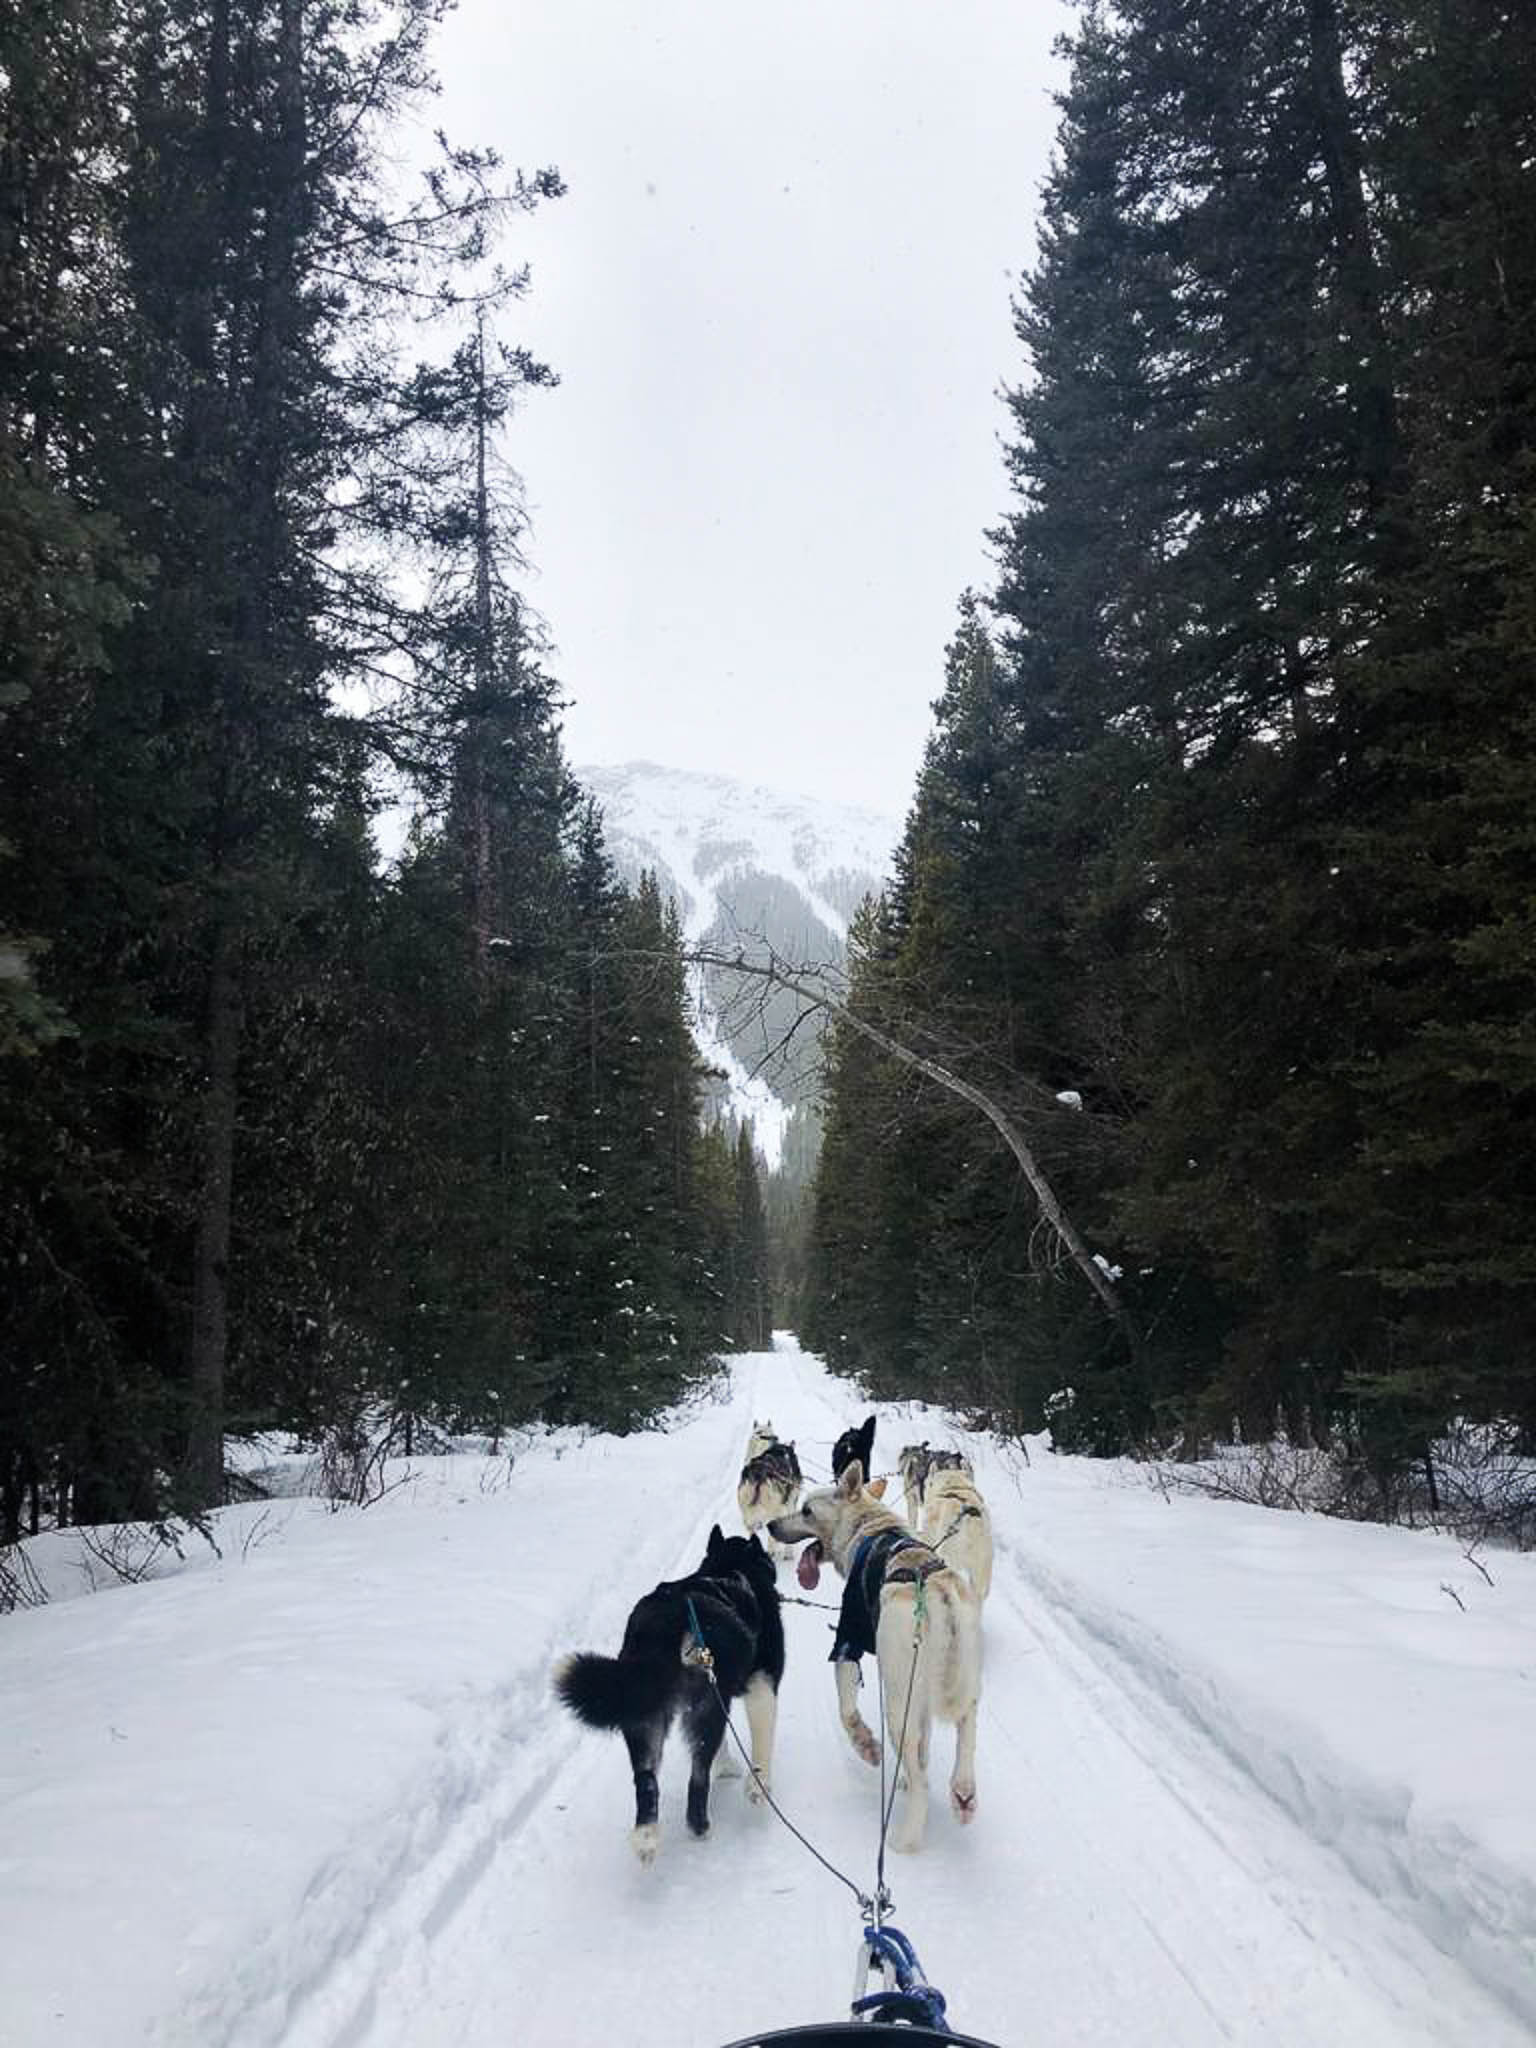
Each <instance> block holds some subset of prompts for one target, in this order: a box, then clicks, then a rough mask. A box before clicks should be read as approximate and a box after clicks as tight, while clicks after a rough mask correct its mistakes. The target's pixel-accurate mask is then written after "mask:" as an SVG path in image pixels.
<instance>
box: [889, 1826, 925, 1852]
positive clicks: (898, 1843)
mask: <svg viewBox="0 0 1536 2048" xmlns="http://www.w3.org/2000/svg"><path fill="white" fill-rule="evenodd" d="M922 1846H923V1837H922V1832H921V1830H919V1832H918V1833H916V1834H905V1835H892V1837H891V1847H892V1848H893V1849H894V1850H895V1851H896V1853H897V1855H898V1856H916V1855H917V1854H918V1852H919V1850H920V1849H921V1848H922Z"/></svg>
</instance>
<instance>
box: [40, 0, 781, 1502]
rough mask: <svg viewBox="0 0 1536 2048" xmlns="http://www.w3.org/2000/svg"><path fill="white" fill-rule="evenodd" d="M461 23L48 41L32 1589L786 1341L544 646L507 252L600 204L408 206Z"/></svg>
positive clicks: (329, 8)
mask: <svg viewBox="0 0 1536 2048" xmlns="http://www.w3.org/2000/svg"><path fill="white" fill-rule="evenodd" d="M445 11H446V8H445V5H444V0H392V4H391V5H389V6H387V7H375V6H373V5H371V4H368V0H334V4H333V0H133V4H130V5H126V6H123V5H117V4H114V0H58V4H56V5H49V6H47V7H36V6H33V7H19V8H18V7H8V8H6V9H4V10H3V11H0V731H3V734H4V741H5V744H4V747H3V749H0V1070H3V1071H0V1543H4V1542H6V1541H14V1540H15V1539H16V1538H17V1537H18V1536H19V1535H21V1534H24V1533H26V1532H27V1531H28V1530H31V1531H35V1530H36V1529H37V1528H38V1527H39V1526H40V1525H46V1524H48V1523H51V1522H59V1523H67V1522H92V1521H97V1522H99V1521H110V1520H115V1519H121V1518H125V1517H134V1518H145V1519H149V1520H163V1519H164V1518H167V1517H169V1516H172V1515H185V1514H194V1515H195V1514H197V1513H199V1512H200V1511H202V1510H204V1509H206V1508H207V1507H209V1506H210V1505H212V1504H214V1503H216V1502H218V1501H219V1500H220V1499H221V1498H223V1497H224V1494H225V1490H226V1486H227V1484H228V1477H227V1475H226V1473H225V1470H224V1450H223V1446H224V1442H225V1439H226V1436H227V1435H229V1434H231V1433H239V1432H242V1431H254V1430H257V1429H260V1428H267V1427H277V1428H283V1429H286V1430H290V1431H295V1432H297V1433H299V1434H300V1435H301V1436H303V1437H307V1438H308V1439H310V1440H312V1441H317V1442H318V1441H320V1440H322V1439H325V1440H328V1441H332V1442H339V1443H346V1442H349V1441H352V1442H357V1441H363V1440H366V1438H367V1436H368V1433H369V1432H370V1431H371V1430H374V1429H376V1428H377V1426H378V1422H379V1418H381V1417H382V1418H384V1421H385V1424H386V1425H387V1428H388V1431H389V1441H390V1442H392V1443H394V1444H395V1445H396V1447H399V1446H400V1445H402V1444H403V1445H405V1446H409V1444H410V1443H411V1441H412V1439H413V1433H414V1432H415V1431H416V1430H417V1428H418V1426H419V1425H421V1424H422V1423H430V1424H433V1425H436V1426H439V1427H449V1428H457V1429H464V1430H478V1431H484V1432H486V1433H487V1434H488V1435H489V1436H490V1437H491V1438H492V1439H493V1441H494V1440H499V1439H500V1436H501V1432H502V1430H503V1429H504V1428H505V1427H509V1426H512V1425H515V1424H517V1423H520V1422H524V1421H527V1420H530V1419H533V1418H543V1419H545V1420H549V1421H554V1422H559V1421H578V1422H596V1423H601V1424H604V1425H606V1426H609V1427H615V1428H619V1429H624V1428H628V1427H632V1426H634V1425H636V1424H638V1423H640V1422H642V1421H644V1420H645V1419H647V1418H649V1417H651V1416H652V1415H654V1414H655V1413H656V1412H658V1411H659V1410H660V1409H662V1408H663V1407H664V1406H665V1405H666V1403H668V1402H669V1401H672V1400H674V1399H676V1398H677V1397H678V1396H679V1395H680V1394H681V1393H683V1392H684V1391H686V1390H687V1389H688V1388H689V1387H690V1386H691V1385H693V1384H695V1383H696V1382H697V1381H699V1379H700V1378H701V1377H702V1376H704V1375H705V1374H707V1373H708V1371H709V1370H710V1368H711V1364H712V1361H713V1358H714V1356H715V1354H716V1353H718V1352H719V1351H720V1350H722V1349H726V1348H730V1347H731V1346H733V1345H736V1344H740V1343H760V1342H761V1343H766V1341H767V1337H766V1329H767V1324H768V1319H769V1312H768V1305H767V1295H766V1242H765V1239H764V1235H763V1231H764V1226H763V1214H762V1198H761V1191H760V1189H759V1187H758V1180H757V1166H756V1159H755V1155H754V1153H753V1150H752V1146H751V1139H750V1133H737V1132H735V1131H734V1130H731V1131H725V1130H722V1129H716V1128H709V1129H706V1128H704V1126H703V1121H702V1119H701V1116H700V1103H701V1075H700V1072H699V1069H698V1060H697V1055H696V1052H695V1049H694V1044H693V1040H692V1036H691V1032H690V1023H689V1002H688V996H687V988H686V975H685V968H684V964H683V961H682V956H681V947H680V941H679V936H678V930H677V924H676V919H675V916H674V915H673V914H672V912H671V909H670V907H669V906H668V905H666V904H664V903H663V901H662V899H661V897H660V895H659V893H658V891H657V889H656V887H655V886H654V883H653V882H652V881H651V880H649V879H648V878H642V879H641V880H640V882H639V884H638V886H636V887H633V888H630V887H624V886H621V885H620V883H619V882H618V880H617V879H616V876H615V872H614V870H613V867H612V865H611V863H610V861H609V859H608V856H607V854H606V852H605V850H604V844H603V836H602V829H601V821H600V818H599V817H598V815H597V814H596V812H595V809H594V807H593V806H592V805H591V803H590V802H589V801H587V800H586V799H585V798H584V796H583V793H582V791H581V790H580V789H579V788H578V787H577V786H576V784H575V782H574V781H573V779H572V776H571V774H570V772H569V770H568V768H567V765H566V762H565V759H564V757H563V753H562V746H561V737H560V724H559V712H560V692H559V688H558V685H557V683H556V681H555V680H554V678H553V677H552V676H551V675H550V673H549V672H548V669H547V665H546V664H547V658H548V655H547V647H546V644H545V636H544V633H543V631H542V628H541V626H540V624H539V622H538V621H537V619H536V618H535V617H534V616H533V614H532V613H531V611H530V610H529V608H528V606H527V605H526V603H525V602H524V600H523V599H522V597H521V596H520V593H519V587H518V584H519V571H520V569H521V566H522V555H521V551H520V550H521V544H522V540H523V531H524V521H523V518H522V514H521V509H520V500H519V492H518V488H517V481H516V478H515V476H514V475H513V474H512V473H511V472H510V471H509V470H508V469H507V467H506V464H505V458H504V454H503V452H502V451H503V446H504V443H505V442H506V440H507V437H508V434H509V432H510V429H511V415H512V412H513V408H514V406H515V405H516V404H517V403H518V402H519V401H520V400H522V399H523V398H524V397H525V395H528V394H529V393H530V392H532V391H533V390H535V389H536V388H537V387H538V386H541V385H545V384H548V383H549V382H551V381H552V378H553V372H552V371H551V369H550V368H549V367H547V366H546V365H544V364H542V363H540V362H538V361H536V360H534V359H533V358H532V357H531V356H530V355H529V354H528V353H527V352H526V351H524V350H521V349H519V348H518V347H517V346H516V345H515V342H514V341H513V340H512V339H511V338H509V330H510V326H511V321H512V317H513V315H514V313H515V308H516V303H517V301H518V299H519V298H520V297H521V295H522V294H523V292H524V290H525V288H526V286H527V283H528V279H527V276H526V274H525V273H523V272H522V271H520V270H518V269H517V268H515V267H513V268H509V267H506V266H505V264H504V263H503V262H502V260H501V256H500V254H499V252H500V251H501V250H502V249H503V248H504V246H505V244H506V243H507V241H508V239H509V233H510V231H511V230H512V229H513V228H514V226H515V223H516V221H517V220H518V218H519V217H520V216H521V215H523V214H525V213H526V212H527V211H528V210H530V209H532V208H534V207H537V206H541V205H544V204H546V203H552V202H554V201H556V200H558V199H559V197H560V196H561V193H562V184H561V180H560V178H559V176H558V174H557V173H556V172H555V171H553V170H548V169H546V170H540V171H538V172H536V173H533V174H527V175H525V174H522V173H518V172H515V171H512V170H509V169H508V168H507V167H505V166H504V165H503V164H502V163H501V162H500V161H499V160H498V158H497V157H496V156H495V155H494V154H493V153H491V152H488V151H482V150H474V149H467V148H462V147H459V146H457V145H455V144H452V143H450V142H449V141H447V140H446V139H444V138H443V137H441V136H439V138H438V143H437V149H436V153H435V155H434V156H433V158H432V159H431V160H430V161H429V162H428V163H427V164H426V165H425V166H424V167H423V168H422V170H421V172H420V174H419V176H417V177H416V178H415V179H414V181H410V180H407V179H406V177H405V176H404V174H403V172H402V171H401V169H400V161H399V160H400V157H401V155H402V150H403V145H402V142H401V136H402V132H403V124H405V123H406V122H407V120H408V119H417V118H418V117H419V116H420V115H421V113H422V111H423V108H424V106H425V105H426V104H427V103H428V102H429V99H430V94H431V89H432V83H433V81H432V75H431V69H430V45H431V41H432V36H433V32H434V30H435V28H436V26H437V24H438V22H439V20H440V17H441V16H442V15H443V13H444V12H445ZM386 804H389V805H392V806H394V807H395V808H396V809H401V808H405V809H408V810H409V811H410V812H411V813H412V814H413V823H412V824H411V827H410V835H409V839H408V841H407V843H406V845H405V848H404V851H403V853H402V854H401V856H400V858H399V859H398V861H395V862H390V863H386V862H384V861H383V860H381V858H380V856H379V853H378V850H377V845H376V842H375V838H374V833H373V822H374V820H375V818H376V816H377V814H378V812H379V811H380V810H381V808H383V807H384V806H385V805H386Z"/></svg>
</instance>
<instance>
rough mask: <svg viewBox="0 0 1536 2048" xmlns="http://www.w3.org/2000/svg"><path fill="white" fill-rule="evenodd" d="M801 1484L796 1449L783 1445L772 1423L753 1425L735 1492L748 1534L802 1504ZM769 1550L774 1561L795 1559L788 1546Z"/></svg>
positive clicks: (772, 1545) (791, 1445) (778, 1546)
mask: <svg viewBox="0 0 1536 2048" xmlns="http://www.w3.org/2000/svg"><path fill="white" fill-rule="evenodd" d="M802 1483H803V1481H802V1475H801V1471H800V1460H799V1459H798V1458H797V1457H796V1456H795V1447H794V1445H793V1444H786V1443H783V1442H781V1441H780V1439H779V1438H778V1437H777V1436H776V1435H775V1434H774V1429H773V1424H772V1423H771V1422H754V1423H753V1425H752V1434H751V1435H750V1436H749V1437H748V1438H747V1456H746V1462H745V1463H744V1464H743V1466H742V1468H741V1483H740V1485H739V1486H738V1487H737V1488H736V1505H737V1506H738V1507H739V1508H740V1509H741V1525H742V1527H743V1528H744V1529H745V1530H746V1532H747V1534H748V1535H749V1536H750V1535H752V1534H754V1532H755V1531H757V1530H759V1529H761V1528H762V1527H763V1525H764V1523H766V1522H768V1521H771V1520H772V1518H773V1517H774V1516H775V1515H787V1514H788V1513H789V1512H790V1510H791V1509H792V1508H794V1507H795V1506H796V1505H797V1504H798V1502H799V1499H800V1488H801V1485H802ZM768 1549H769V1554H770V1555H771V1556H773V1557H793V1556H794V1551H793V1549H792V1547H791V1546H790V1545H788V1544H785V1543H773V1542H770V1543H769V1546H768Z"/></svg>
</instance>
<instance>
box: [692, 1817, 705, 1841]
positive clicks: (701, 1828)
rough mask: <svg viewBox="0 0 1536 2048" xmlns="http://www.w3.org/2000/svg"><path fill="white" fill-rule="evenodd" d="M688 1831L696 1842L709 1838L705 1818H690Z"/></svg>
mask: <svg viewBox="0 0 1536 2048" xmlns="http://www.w3.org/2000/svg"><path fill="white" fill-rule="evenodd" d="M688 1832H689V1834H690V1835H692V1837H693V1839H694V1840H695V1841H696V1842H707V1841H708V1840H709V1822H708V1821H707V1820H699V1821H693V1820H691V1821H689V1823H688Z"/></svg>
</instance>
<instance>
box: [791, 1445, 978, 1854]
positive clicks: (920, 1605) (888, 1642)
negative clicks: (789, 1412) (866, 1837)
mask: <svg viewBox="0 0 1536 2048" xmlns="http://www.w3.org/2000/svg"><path fill="white" fill-rule="evenodd" d="M768 1533H769V1535H770V1536H772V1537H774V1538H775V1539H776V1540H777V1541H778V1542H780V1543H800V1542H804V1543H805V1545H806V1548H805V1549H804V1550H803V1551H802V1552H801V1554H800V1564H799V1568H798V1570H799V1579H800V1583H801V1585H802V1586H804V1587H806V1588H807V1589H809V1588H811V1587H814V1586H815V1584H816V1582H817V1578H818V1576H819V1574H820V1568H821V1561H822V1559H823V1558H830V1559H831V1561H832V1563H833V1564H834V1565H835V1566H836V1567H837V1570H838V1572H839V1573H840V1574H841V1575H842V1577H843V1579H844V1580H845V1582H846V1584H845V1588H844V1592H843V1605H842V1611H841V1613H840V1614H839V1617H838V1624H837V1636H836V1641H835V1644H834V1647H833V1651H832V1657H833V1662H834V1663H835V1665H836V1667H837V1700H838V1709H839V1712H840V1714H841V1716H842V1722H843V1726H844V1727H845V1728H846V1729H847V1731H848V1739H849V1740H850V1741H851V1742H852V1744H853V1746H854V1748H855V1749H856V1750H857V1751H858V1753H859V1755H860V1756H861V1757H863V1759H864V1761H865V1762H866V1763H869V1764H878V1763H879V1761H880V1744H879V1741H878V1740H877V1738H876V1737H875V1736H874V1735H873V1734H872V1733H871V1731H870V1729H869V1728H868V1726H867V1725H866V1724H865V1722H864V1720H863V1718H862V1716H861V1715H860V1713H859V1706H858V1687H859V1659H860V1657H861V1656H863V1655H864V1654H865V1653H866V1652H868V1651H871V1650H872V1651H873V1652H874V1654H875V1656H876V1657H877V1658H878V1659H879V1664H880V1680H881V1684H882V1685H883V1687H884V1690H885V1720H886V1727H887V1730H888V1732H889V1734H890V1738H891V1743H892V1746H893V1748H894V1749H896V1750H897V1752H898V1756H899V1763H900V1767H901V1772H902V1776H903V1779H904V1782H905V1785H906V1800H905V1803H904V1805H903V1807H902V1811H901V1816H900V1819H899V1821H898V1823H897V1826H896V1829H895V1832H894V1834H893V1835H892V1838H891V1846H892V1848H894V1849H920V1848H921V1847H922V1845H923V1833H924V1830H925V1828H926V1826H927V1822H928V1742H929V1736H930V1734H931V1732H932V1727H933V1722H934V1720H935V1718H937V1719H939V1720H941V1721H952V1722H953V1723H954V1726H955V1762H954V1768H953V1770H952V1771H951V1773H950V1779H949V1801H950V1805H951V1807H952V1808H953V1810H954V1815H955V1818H956V1819H957V1820H958V1821H961V1822H962V1823H964V1822H968V1821H971V1820H974V1819H975V1817H976V1703H977V1699H978V1696H979V1694H980V1691H981V1602H980V1601H979V1600H978V1599H977V1597H976V1594H975V1593H974V1591H973V1590H972V1588H971V1585H970V1582H969V1581H968V1580H967V1579H966V1577H965V1576H964V1574H963V1573H962V1572H960V1571H958V1570H955V1569H953V1568H952V1567H951V1566H950V1565H949V1564H948V1563H947V1562H946V1560H945V1558H944V1556H943V1553H942V1552H939V1551H935V1550H934V1549H933V1548H932V1547H931V1545H929V1544H927V1543H925V1542H923V1541H922V1539H921V1538H920V1537H917V1536H914V1535H913V1534H912V1532H911V1530H910V1529H909V1528H908V1527H907V1525H906V1523H905V1522H903V1521H902V1519H901V1517H900V1516H899V1515H895V1514H893V1513H892V1512H891V1510H890V1509H889V1508H886V1507H882V1506H881V1504H880V1502H879V1501H878V1500H877V1499H875V1497H874V1496H873V1494H871V1493H870V1492H868V1491H867V1489H866V1488H865V1485H864V1473H863V1469H862V1467H860V1466H859V1465H858V1464H853V1465H850V1466H849V1467H848V1469H847V1470H846V1471H845V1472H844V1473H843V1476H842V1478H841V1479H839V1480H838V1482H837V1484H836V1485H835V1486H828V1487H821V1488H818V1489H816V1490H815V1491H813V1492H811V1493H808V1494H806V1495H805V1497H804V1499H803V1500H802V1501H801V1503H800V1506H799V1508H798V1510H797V1511H796V1512H794V1513H793V1514H787V1515H781V1516H779V1517H778V1518H777V1519H776V1520H774V1521H772V1522H770V1523H769V1524H768Z"/></svg>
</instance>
